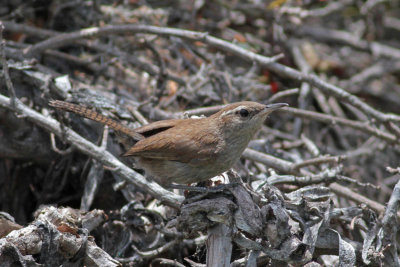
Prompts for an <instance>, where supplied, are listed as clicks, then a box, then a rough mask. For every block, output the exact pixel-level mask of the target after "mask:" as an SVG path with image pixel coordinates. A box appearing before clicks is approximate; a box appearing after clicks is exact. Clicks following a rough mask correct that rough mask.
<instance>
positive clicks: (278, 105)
mask: <svg viewBox="0 0 400 267" xmlns="http://www.w3.org/2000/svg"><path fill="white" fill-rule="evenodd" d="M287 106H289V104H287V103H274V104H267V105H265V109H264V110H262V111H261V113H262V114H269V113H271V112H272V111H275V110H277V109H280V108H283V107H287Z"/></svg>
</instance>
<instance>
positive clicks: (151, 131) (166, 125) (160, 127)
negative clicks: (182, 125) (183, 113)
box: [135, 119, 182, 137]
mask: <svg viewBox="0 0 400 267" xmlns="http://www.w3.org/2000/svg"><path fill="white" fill-rule="evenodd" d="M180 121H182V120H181V119H172V120H162V121H156V122H152V123H150V124H147V125H144V126H142V127H138V128H135V132H137V133H140V134H142V135H143V136H144V137H150V136H152V135H155V134H157V133H160V132H163V131H165V130H168V129H170V128H172V127H175V126H176V125H177V124H178V123H179V122H180Z"/></svg>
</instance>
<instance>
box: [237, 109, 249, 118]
mask: <svg viewBox="0 0 400 267" xmlns="http://www.w3.org/2000/svg"><path fill="white" fill-rule="evenodd" d="M239 114H240V116H241V117H243V118H245V117H247V116H249V111H248V110H247V109H244V108H242V109H241V110H240V111H239Z"/></svg>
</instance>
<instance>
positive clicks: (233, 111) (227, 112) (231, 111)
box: [221, 106, 246, 117]
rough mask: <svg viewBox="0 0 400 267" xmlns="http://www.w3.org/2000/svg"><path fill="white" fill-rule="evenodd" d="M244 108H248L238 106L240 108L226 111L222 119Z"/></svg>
mask: <svg viewBox="0 0 400 267" xmlns="http://www.w3.org/2000/svg"><path fill="white" fill-rule="evenodd" d="M242 108H246V106H238V107H236V108H234V109H231V110H227V111H224V112H222V114H221V117H223V116H226V115H229V114H231V113H235V112H236V111H238V110H241V109H242Z"/></svg>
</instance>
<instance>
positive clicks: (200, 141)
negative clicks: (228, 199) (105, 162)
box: [51, 101, 287, 185]
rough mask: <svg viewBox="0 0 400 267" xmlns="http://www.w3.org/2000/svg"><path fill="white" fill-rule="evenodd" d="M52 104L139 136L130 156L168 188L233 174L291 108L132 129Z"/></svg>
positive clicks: (246, 109) (256, 108)
mask: <svg viewBox="0 0 400 267" xmlns="http://www.w3.org/2000/svg"><path fill="white" fill-rule="evenodd" d="M58 102H61V101H58ZM62 103H65V102H62ZM68 104H69V105H73V104H70V103H68ZM51 105H52V106H55V107H57V108H61V109H64V110H67V111H71V112H75V113H77V114H80V115H82V116H84V117H86V118H89V119H93V120H96V121H98V122H100V123H103V124H107V125H109V126H110V127H111V128H113V129H115V130H117V131H121V129H122V131H121V132H123V133H126V134H128V135H130V136H132V137H134V138H135V140H137V142H136V144H135V145H133V146H132V147H131V148H130V149H129V150H128V151H127V152H126V153H125V154H124V156H133V157H135V158H136V159H137V161H138V164H139V166H140V167H142V168H143V169H144V170H145V171H146V173H147V175H149V176H151V177H152V178H154V179H155V180H156V181H158V182H159V183H160V184H163V185H168V184H170V183H181V184H188V183H194V182H200V181H203V180H207V179H209V178H211V177H213V176H216V175H218V174H221V173H222V172H224V171H226V170H228V169H229V168H231V167H232V165H233V164H234V163H235V162H236V161H237V160H238V159H239V157H240V155H241V154H242V152H243V150H244V149H245V148H246V147H247V145H248V143H249V141H250V140H251V138H252V137H253V135H254V134H255V133H256V132H257V131H258V130H259V129H260V128H261V125H262V124H263V122H264V120H265V118H266V117H267V116H268V114H270V113H271V112H272V111H274V110H276V109H278V108H281V107H284V106H287V104H271V105H263V104H259V103H256V102H238V103H234V104H230V105H227V106H226V107H224V108H223V109H221V110H220V111H219V112H217V113H215V114H213V115H211V116H210V117H207V118H201V119H174V120H163V121H158V122H153V123H150V124H148V125H145V126H143V127H139V128H136V129H134V130H132V129H129V128H127V127H126V126H123V125H121V124H120V123H117V122H115V121H113V120H111V119H108V118H107V119H105V118H106V117H104V116H102V115H100V116H98V115H94V114H93V113H92V112H94V111H92V110H89V109H87V110H89V111H90V115H87V113H86V112H85V111H86V110H85V109H81V108H80V109H77V108H76V107H74V108H71V107H72V106H68V108H65V107H66V106H67V105H65V104H63V105H61V104H57V105H55V104H54V102H51ZM74 106H76V105H74ZM78 107H79V106H78ZM76 111H79V113H78V112H76ZM115 124H117V125H115Z"/></svg>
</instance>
